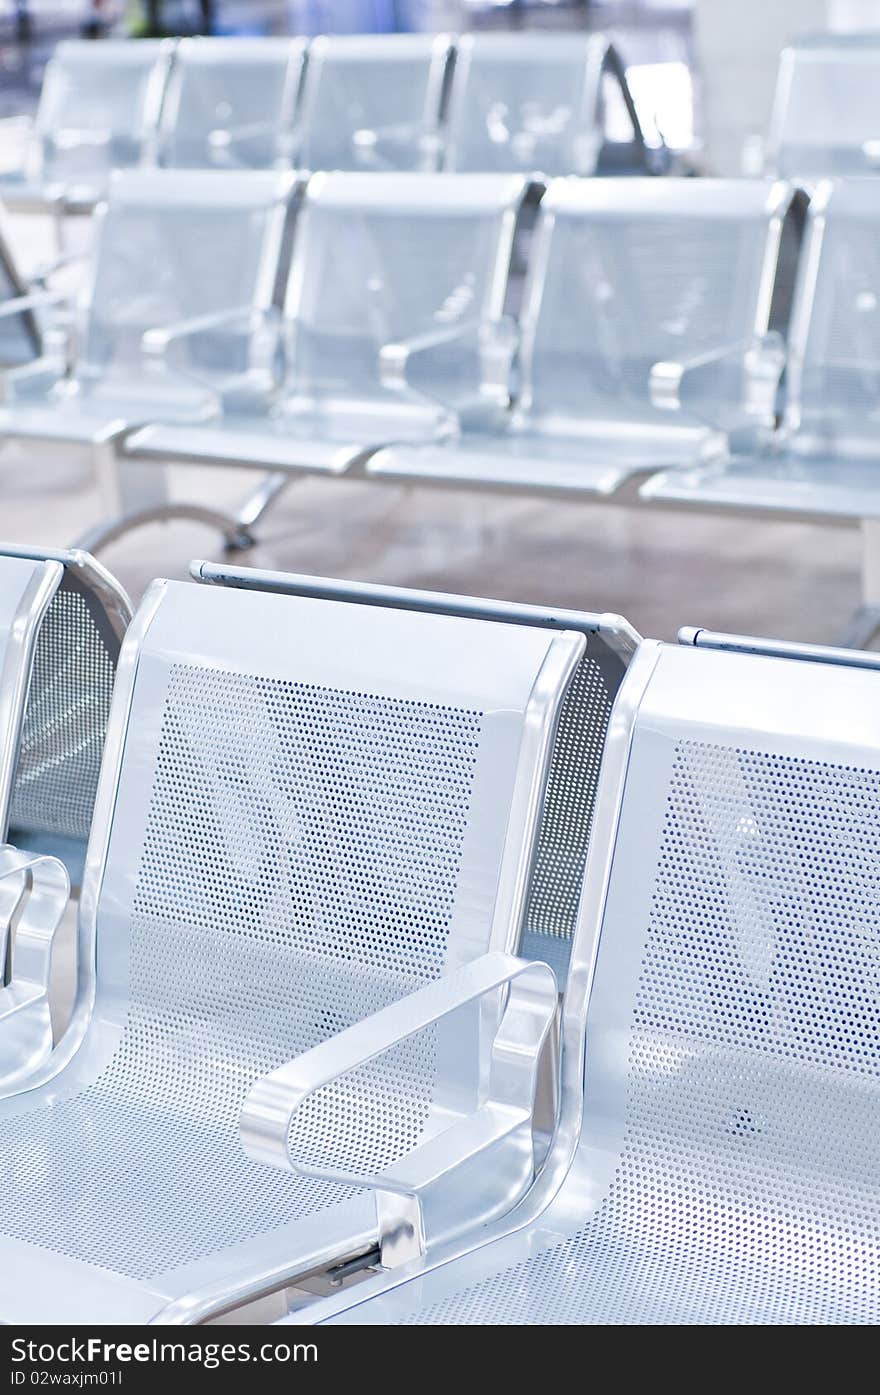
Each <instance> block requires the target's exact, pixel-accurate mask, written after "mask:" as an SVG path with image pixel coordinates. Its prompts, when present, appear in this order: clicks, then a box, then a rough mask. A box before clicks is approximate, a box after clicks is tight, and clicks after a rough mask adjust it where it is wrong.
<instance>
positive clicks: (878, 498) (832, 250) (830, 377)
mask: <svg viewBox="0 0 880 1395" xmlns="http://www.w3.org/2000/svg"><path fill="white" fill-rule="evenodd" d="M878 231H880V188H878V187H876V186H875V184H874V182H873V181H872V180H865V179H854V180H838V181H835V183H834V184H833V185H832V184H831V183H830V182H828V181H825V182H823V183H822V184H821V185H820V186H819V187H818V188H817V189H816V190H815V191H814V194H813V197H812V200H811V204H810V209H809V213H808V223H807V230H806V234H805V242H804V247H803V251H802V254H801V259H800V265H799V271H798V280H797V285H796V288H795V302H794V306H793V310H792V320H791V330H790V334H789V352H788V357H789V368H788V372H787V377H786V399H785V413H784V417H783V423H782V427H781V429H780V431H779V432H778V433H777V435H776V437H775V438H773V439H772V440H769V441H768V442H766V443H765V446H764V449H763V450H759V451H743V452H742V453H740V454H738V455H736V456H734V457H732V458H731V459H730V460H729V461H726V462H723V463H721V464H718V465H715V466H712V467H706V466H702V467H699V468H696V469H693V470H688V471H684V472H682V473H680V474H679V473H676V474H675V475H667V474H663V473H661V474H659V475H657V476H656V477H655V478H654V479H651V480H648V481H647V482H646V484H645V485H644V486H643V487H642V494H643V497H645V498H648V499H663V500H669V501H682V502H686V503H694V504H699V505H706V506H708V507H713V508H714V507H719V506H720V507H730V508H736V509H755V510H758V511H761V512H767V513H780V514H785V513H790V514H794V515H805V516H816V517H820V518H821V517H829V516H830V517H835V516H836V517H840V518H859V519H860V518H876V517H878V516H880V491H878V487H877V479H878V477H877V468H878V465H880V413H878V410H877V401H878V393H880V309H878V304H880V302H878V292H880V256H878V249H877V235H878Z"/></svg>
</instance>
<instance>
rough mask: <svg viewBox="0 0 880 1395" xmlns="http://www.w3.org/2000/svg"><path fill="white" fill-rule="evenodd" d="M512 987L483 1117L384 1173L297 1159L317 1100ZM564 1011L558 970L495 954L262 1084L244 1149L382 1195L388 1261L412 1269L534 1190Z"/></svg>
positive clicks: (447, 1130) (245, 1120)
mask: <svg viewBox="0 0 880 1395" xmlns="http://www.w3.org/2000/svg"><path fill="white" fill-rule="evenodd" d="M505 988H506V989H507V996H506V1003H505V1005H504V1010H503V1013H502V1014H501V1016H500V1021H499V1022H498V1025H497V1029H496V1031H495V1035H494V1039H493V1041H492V1045H491V1051H490V1059H489V1069H488V1073H487V1075H486V1076H485V1078H486V1079H487V1082H488V1083H487V1086H486V1089H485V1098H484V1099H483V1101H482V1102H481V1103H479V1104H478V1105H477V1106H476V1108H475V1109H474V1110H473V1111H472V1112H470V1113H467V1114H461V1113H459V1114H457V1115H456V1114H451V1115H449V1116H445V1118H444V1123H443V1124H442V1125H437V1126H436V1128H435V1129H434V1131H432V1132H430V1136H428V1137H426V1138H425V1140H424V1141H423V1142H421V1143H419V1144H417V1146H416V1147H415V1148H413V1149H412V1150H411V1151H410V1152H409V1153H407V1154H406V1155H405V1156H404V1157H402V1158H400V1159H399V1160H398V1161H397V1162H394V1163H391V1164H390V1165H389V1166H387V1167H385V1168H384V1169H382V1170H381V1171H379V1172H371V1171H369V1170H368V1169H364V1170H363V1171H357V1170H355V1169H352V1168H348V1167H336V1166H333V1165H331V1164H318V1163H314V1162H309V1161H305V1160H303V1159H302V1158H301V1157H297V1155H296V1149H297V1140H296V1139H295V1138H293V1139H292V1137H291V1129H292V1127H293V1126H294V1123H295V1120H296V1115H297V1112H298V1111H299V1110H300V1109H301V1108H302V1106H303V1104H304V1103H305V1101H306V1100H307V1099H308V1098H309V1097H310V1096H312V1095H314V1094H315V1093H316V1092H317V1091H319V1090H321V1089H323V1088H324V1087H325V1086H327V1085H330V1084H332V1083H333V1082H334V1081H338V1080H339V1079H340V1078H341V1077H343V1076H345V1075H347V1074H348V1073H349V1072H350V1071H353V1070H355V1069H356V1068H357V1067H358V1066H362V1065H365V1064H366V1063H367V1062H368V1061H371V1060H373V1059H374V1058H375V1057H377V1056H381V1055H382V1054H383V1053H384V1052H386V1051H389V1050H390V1049H391V1048H392V1047H394V1046H396V1045H398V1044H399V1043H401V1042H403V1041H405V1040H407V1038H409V1037H412V1036H415V1035H416V1034H417V1033H419V1032H422V1031H424V1030H425V1029H426V1028H427V1027H430V1026H431V1025H432V1024H434V1023H437V1022H440V1021H441V1020H442V1019H443V1018H445V1017H448V1016H449V1014H450V1013H452V1012H455V1011H456V1010H457V1009H459V1008H462V1007H465V1006H467V1005H468V1004H471V1003H476V1002H477V1001H479V1000H480V999H482V998H484V997H486V996H487V995H488V994H493V993H497V992H498V991H499V990H501V989H505ZM556 1006H557V986H556V979H555V977H554V974H553V971H552V970H551V969H550V968H549V967H548V965H546V964H542V963H536V962H527V961H525V960H522V959H516V958H513V957H512V956H511V955H507V954H499V953H493V954H486V955H484V956H483V957H482V958H480V959H477V960H474V961H473V962H472V963H470V964H466V965H464V966H463V967H462V968H460V969H458V970H456V971H455V972H453V973H451V974H450V975H449V976H448V977H446V978H443V979H439V980H437V981H436V982H435V983H431V984H428V985H427V986H426V987H425V988H421V989H419V990H418V991H417V992H415V993H412V994H410V996H409V997H406V998H402V999H401V1000H400V1001H399V1002H396V1003H392V1004H390V1005H389V1006H388V1007H386V1008H383V1009H382V1010H381V1011H379V1012H377V1013H374V1014H373V1015H372V1016H371V1017H367V1018H365V1019H364V1020H363V1021H362V1022H358V1023H356V1024H355V1025H354V1026H352V1027H348V1028H347V1029H346V1030H345V1031H343V1032H340V1033H338V1035H337V1036H335V1037H331V1038H329V1040H327V1041H325V1042H323V1043H322V1044H321V1045H320V1046H316V1047H314V1048H313V1049H312V1050H311V1051H306V1052H305V1053H304V1054H303V1055H302V1056H298V1057H297V1058H296V1059H295V1060H293V1061H290V1062H288V1063H287V1064H286V1065H283V1066H280V1067H279V1068H278V1069H277V1070H274V1071H271V1072H270V1073H269V1074H268V1075H265V1076H263V1077H262V1078H261V1079H259V1080H258V1081H257V1082H256V1083H255V1084H254V1085H253V1086H252V1087H251V1090H250V1093H249V1094H248V1097H247V1099H246V1100H245V1103H244V1106H243V1108H242V1112H241V1119H240V1132H241V1141H242V1145H243V1147H244V1150H245V1152H246V1153H247V1154H248V1156H249V1157H251V1158H253V1159H254V1160H255V1161H256V1162H262V1163H267V1164H269V1165H270V1166H272V1167H279V1168H284V1169H286V1170H288V1171H291V1172H296V1173H299V1174H300V1175H301V1176H303V1177H315V1178H320V1179H321V1180H324V1181H331V1182H336V1183H339V1184H341V1185H347V1186H355V1187H361V1188H367V1189H369V1190H371V1191H373V1192H375V1194H376V1209H377V1229H378V1236H379V1242H380V1246H381V1250H382V1262H383V1264H386V1265H389V1266H390V1265H394V1264H400V1263H403V1262H404V1261H405V1260H407V1259H410V1258H413V1257H414V1256H415V1255H418V1254H422V1253H424V1251H425V1249H426V1248H427V1246H428V1245H429V1244H434V1243H437V1241H438V1240H440V1239H448V1238H450V1236H451V1235H454V1234H455V1233H456V1232H458V1231H460V1230H461V1229H463V1228H465V1227H466V1226H468V1225H473V1224H480V1223H483V1222H485V1221H486V1220H488V1219H491V1218H492V1217H493V1216H495V1215H499V1214H502V1213H503V1212H504V1211H506V1210H507V1209H509V1207H510V1206H512V1205H513V1204H514V1203H515V1202H516V1201H517V1200H518V1199H519V1197H520V1196H522V1194H523V1193H524V1192H525V1190H526V1189H527V1187H528V1186H529V1185H530V1183H531V1181H532V1179H533V1177H534V1172H535V1150H534V1137H533V1112H534V1100H535V1088H536V1084H537V1077H538V1068H539V1062H540V1058H541V1053H542V1050H543V1047H544V1043H545V1041H546V1040H547V1037H548V1034H549V1033H550V1030H551V1027H552V1025H553V1022H554V1018H555V1014H556Z"/></svg>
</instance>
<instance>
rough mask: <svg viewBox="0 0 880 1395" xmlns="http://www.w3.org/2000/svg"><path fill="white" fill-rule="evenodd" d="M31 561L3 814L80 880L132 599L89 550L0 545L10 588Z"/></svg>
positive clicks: (12, 685) (15, 664)
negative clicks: (115, 680) (29, 594)
mask: <svg viewBox="0 0 880 1395" xmlns="http://www.w3.org/2000/svg"><path fill="white" fill-rule="evenodd" d="M28 564H30V569H31V571H32V574H33V581H32V583H31V587H30V591H31V599H30V601H27V600H26V602H25V605H24V606H23V611H22V615H21V617H20V620H19V626H20V632H21V638H20V640H19V641H18V642H17V643H16V644H14V645H13V644H11V643H7V646H6V654H5V662H4V665H3V669H2V682H3V690H4V704H5V707H6V711H7V712H8V714H9V715H8V719H7V721H6V724H5V725H6V731H7V742H8V745H7V757H6V761H5V770H6V775H5V777H4V778H3V779H2V782H0V819H2V827H3V828H4V829H6V830H7V831H8V833H9V835H10V836H11V837H12V838H13V839H14V840H15V841H16V842H17V843H24V844H25V845H26V846H27V847H29V848H31V849H33V850H36V851H49V852H54V853H57V855H58V856H60V857H62V859H63V860H64V861H65V862H66V863H67V865H68V869H69V871H70V874H71V876H72V877H73V879H74V880H75V881H76V882H78V880H79V876H80V870H81V860H82V856H83V850H84V848H85V843H86V841H87V839H88V836H89V829H90V826H91V818H92V811H93V808H94V802H95V796H96V791H97V784H98V774H99V770H100V764H101V757H102V753H103V747H104V737H105V733H106V729H107V722H108V719H109V710H110V700H111V696H112V691H113V680H114V676H115V671H116V663H117V659H118V655H119V648H120V644H121V641H122V636H123V635H124V633H125V629H126V627H127V624H128V622H129V620H130V618H131V613H132V612H131V603H130V601H129V599H128V597H127V596H126V594H125V592H124V591H123V590H122V589H121V588H120V587H119V585H118V584H117V582H116V581H115V579H114V578H113V577H112V576H111V575H110V573H109V572H107V571H106V570H105V569H104V568H103V567H102V566H101V565H100V564H99V563H98V562H96V561H95V560H94V558H93V557H90V556H89V555H88V554H86V553H84V552H80V551H72V552H69V551H68V552H65V551H51V550H50V551H46V550H41V549H28V548H22V547H10V546H3V545H0V570H2V572H3V576H4V585H5V586H7V587H8V586H10V585H14V584H15V577H16V575H17V574H18V573H22V572H24V571H25V570H26V569H27V567H28Z"/></svg>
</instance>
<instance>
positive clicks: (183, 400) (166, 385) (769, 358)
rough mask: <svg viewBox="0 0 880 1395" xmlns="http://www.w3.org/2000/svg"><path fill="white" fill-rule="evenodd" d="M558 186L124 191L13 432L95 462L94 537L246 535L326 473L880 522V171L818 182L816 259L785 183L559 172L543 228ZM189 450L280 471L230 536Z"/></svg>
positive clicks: (310, 182)
mask: <svg viewBox="0 0 880 1395" xmlns="http://www.w3.org/2000/svg"><path fill="white" fill-rule="evenodd" d="M540 194H541V189H540V188H538V189H537V190H536V189H535V186H534V185H532V184H530V183H529V182H528V181H527V180H525V179H524V178H523V177H521V176H515V175H511V176H491V177H490V176H473V175H456V176H439V175H419V174H410V175H393V176H391V175H352V174H316V175H313V176H311V177H310V178H308V179H300V178H299V177H298V176H296V175H293V174H290V175H280V174H259V173H244V174H236V175H234V176H233V175H223V176H221V175H217V174H212V173H205V172H199V173H189V174H186V175H183V174H179V173H173V172H152V173H145V172H137V173H135V172H132V173H129V174H124V175H119V176H117V177H116V178H115V180H114V183H113V190H112V194H111V197H110V199H109V201H108V203H107V205H106V207H105V208H104V209H103V211H102V213H101V214H100V215H99V220H98V221H99V227H98V235H97V240H96V246H95V251H94V260H93V264H92V266H91V269H90V272H89V275H88V277H87V278H86V286H87V290H86V294H85V295H84V297H83V299H82V301H81V302H80V304H79V306H78V308H77V311H76V330H77V333H76V335H75V336H74V337H73V338H71V339H70V340H69V343H68V344H67V346H66V347H65V346H64V345H63V344H62V343H61V342H60V340H61V339H62V338H63V336H62V335H61V333H60V331H59V329H58V326H57V325H55V326H54V328H53V330H52V334H51V336H50V337H51V349H50V350H49V351H47V352H46V353H44V354H43V355H42V356H41V357H40V358H37V359H35V360H33V361H31V362H28V363H26V364H24V365H23V366H19V367H18V368H13V369H11V370H8V371H7V372H6V373H5V374H4V375H3V382H4V387H5V396H6V399H7V400H6V404H5V406H4V407H3V408H2V410H0V437H2V438H4V439H6V440H7V441H8V440H12V439H16V438H17V439H24V440H32V439H38V438H39V439H47V440H52V441H55V442H64V441H67V442H77V443H81V444H82V443H84V444H90V445H91V446H93V447H94V448H95V450H96V451H97V452H98V454H99V456H100V460H101V469H102V471H103V473H104V476H105V478H106V481H107V491H108V505H107V506H108V509H110V510H111V512H113V513H114V515H115V516H114V518H113V521H112V523H111V524H110V526H109V529H106V530H104V531H103V532H101V533H99V534H96V535H95V538H94V539H93V541H94V542H95V545H97V543H98V542H99V541H101V540H102V539H103V540H106V537H107V536H116V535H118V533H119V532H120V531H122V530H124V529H125V528H126V527H128V526H131V525H132V524H134V523H136V522H139V521H141V520H143V519H144V518H149V517H155V516H164V515H166V514H168V513H169V512H170V513H172V514H173V513H175V512H179V513H185V512H187V511H188V512H190V513H195V514H196V516H199V517H203V518H205V519H206V520H207V521H212V522H214V523H215V524H217V526H219V527H220V528H221V529H222V531H223V533H224V535H225V536H226V537H227V538H228V539H229V540H231V541H232V542H233V543H240V542H246V541H247V537H248V534H249V530H251V529H252V528H253V526H254V523H255V520H256V519H257V517H258V516H259V513H260V510H261V509H262V508H263V507H264V506H265V504H266V502H267V500H269V499H271V498H273V497H274V496H275V495H276V494H277V492H278V490H279V489H280V488H281V487H282V486H283V485H284V484H285V483H286V482H287V481H289V480H290V479H292V478H296V477H297V476H301V475H304V474H309V473H311V474H320V475H324V476H328V477H335V476H339V475H345V474H352V473H355V474H357V473H365V474H366V475H367V476H368V477H369V478H371V479H375V480H383V479H384V480H392V481H393V480H412V481H422V482H427V483H430V484H448V485H456V486H461V487H472V488H481V489H494V488H506V489H516V490H531V491H535V492H538V493H544V494H556V495H568V496H570V497H572V498H620V497H628V495H627V494H626V493H625V491H627V490H628V489H629V486H630V484H631V482H632V481H633V480H641V481H642V484H641V499H642V500H644V501H648V502H666V503H676V504H680V503H685V504H689V505H690V504H692V505H695V506H702V507H707V508H735V509H742V510H745V511H752V512H761V511H763V512H766V513H769V514H775V515H777V516H778V515H784V514H789V515H790V516H792V517H798V518H802V517H804V516H810V517H817V518H824V517H830V518H850V519H872V518H876V517H877V516H878V513H880V508H878V500H880V493H878V489H877V485H876V479H877V472H876V469H875V462H876V457H877V451H878V437H877V420H876V410H875V403H876V396H877V387H878V384H877V381H876V379H877V373H876V371H875V360H876V358H877V346H878V342H880V320H878V314H880V312H878V305H880V267H878V263H877V256H876V244H877V233H878V230H880V192H878V186H875V185H874V183H873V181H867V180H839V181H837V182H835V183H830V182H827V181H826V182H824V183H822V184H821V185H820V186H819V187H817V188H816V189H815V191H814V192H813V196H812V200H811V202H810V204H809V209H808V211H807V214H806V231H805V234H804V236H803V241H802V243H801V244H800V253H799V255H798V228H799V226H800V223H801V222H802V221H803V217H804V204H805V196H804V195H803V194H802V193H800V192H799V191H797V190H796V189H795V188H794V186H792V185H789V184H785V183H783V182H776V183H765V182H763V181H758V180H755V181H749V180H736V181H716V180H688V179H666V180H652V179H641V180H639V179H631V180H603V179H592V180H572V179H566V180H557V181H551V183H550V185H549V186H548V187H547V189H546V191H545V192H543V197H541V198H540V205H539V208H538V213H537V219H536V220H535V217H534V213H533V211H532V208H533V204H534V199H535V197H537V196H539V195H540ZM783 249H784V250H785V252H786V255H785V256H784V257H783V256H782V255H781V250H783ZM523 261H525V262H526V263H527V270H526V275H525V281H524V282H523V277H522V265H523ZM795 261H796V264H797V265H796V273H795V272H794V271H793V269H792V268H793V265H794V263H795ZM792 282H793V286H792ZM60 298H61V297H60V296H56V295H55V294H54V293H47V292H38V293H37V294H36V295H34V296H31V297H27V296H25V297H18V298H15V297H13V298H12V299H11V300H9V301H7V302H6V304H5V306H2V307H0V323H4V322H7V323H8V322H10V321H11V320H13V319H15V318H16V317H19V319H20V318H21V316H22V315H23V314H24V313H25V312H27V313H41V312H44V311H45V306H46V302H47V301H54V300H58V299H60ZM789 307H790V308H789ZM780 384H781V386H780ZM174 460H177V461H184V462H186V463H191V464H199V463H207V464H212V465H217V464H220V465H234V466H244V467H247V468H251V469H256V470H260V471H263V472H268V475H267V478H266V481H265V482H264V483H263V484H262V485H261V488H260V491H258V494H257V496H256V498H255V500H252V501H251V502H250V503H249V504H248V505H247V506H246V507H245V509H244V510H243V511H242V514H241V516H240V517H238V518H236V519H233V518H230V517H226V516H225V515H224V516H221V515H219V514H217V513H216V512H212V510H211V508H210V500H209V498H208V497H200V498H199V497H197V498H195V499H193V500H191V501H190V503H189V505H184V504H169V503H168V501H167V497H166V496H165V493H164V489H165V485H164V471H163V466H164V464H165V463H166V462H167V461H174ZM120 495H121V511H120V502H119V500H120Z"/></svg>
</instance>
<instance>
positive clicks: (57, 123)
mask: <svg viewBox="0 0 880 1395" xmlns="http://www.w3.org/2000/svg"><path fill="white" fill-rule="evenodd" d="M173 52H174V45H173V43H171V42H170V41H168V40H156V41H153V40H140V41H139V42H138V43H136V44H132V43H127V42H125V41H119V42H116V41H113V40H105V41H104V42H103V43H100V44H96V43H93V42H90V41H88V40H76V39H74V40H66V41H65V42H63V43H60V44H58V45H57V47H56V48H55V51H54V53H53V55H52V57H51V58H50V60H49V63H48V64H47V66H46V72H45V75H44V77H43V85H42V88H41V91H40V104H39V108H38V110H37V115H36V120H35V123H34V130H33V135H32V138H31V140H30V142H29V145H28V148H27V151H26V155H25V163H24V165H23V167H22V169H21V170H20V171H18V172H13V173H12V174H10V175H8V176H7V175H4V177H3V178H2V179H0V197H2V198H3V199H4V200H5V201H6V202H7V203H8V204H9V205H10V206H11V207H12V206H22V205H27V206H30V205H37V206H39V205H40V204H41V203H55V202H57V201H58V200H61V201H62V203H63V205H64V206H71V207H75V208H77V209H82V208H91V207H92V206H93V205H94V204H95V203H97V201H98V200H99V199H100V198H101V197H102V196H103V195H104V194H106V192H107V188H108V185H109V181H110V175H111V173H112V172H113V170H117V169H126V168H130V167H131V166H133V165H138V164H140V163H142V161H143V160H144V159H145V158H146V156H147V154H148V152H149V147H150V143H151V141H153V140H154V139H155V135H156V128H157V124H158V120H159V111H160V108H161V105H162V96H163V93H164V90H165V83H166V79H167V76H168V69H169V66H170V63H171V58H172V54H173Z"/></svg>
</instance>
